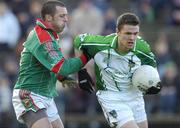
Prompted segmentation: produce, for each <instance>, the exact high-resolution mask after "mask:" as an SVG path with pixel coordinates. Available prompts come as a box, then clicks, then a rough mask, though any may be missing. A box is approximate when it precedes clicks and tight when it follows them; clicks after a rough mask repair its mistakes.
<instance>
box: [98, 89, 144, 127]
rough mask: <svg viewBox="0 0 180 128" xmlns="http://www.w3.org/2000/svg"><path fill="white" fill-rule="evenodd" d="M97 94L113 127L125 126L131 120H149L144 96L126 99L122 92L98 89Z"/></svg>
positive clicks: (138, 121)
mask: <svg viewBox="0 0 180 128" xmlns="http://www.w3.org/2000/svg"><path fill="white" fill-rule="evenodd" d="M96 95H97V98H98V101H99V103H100V105H101V107H102V110H103V113H104V116H105V118H106V120H107V121H108V123H109V125H110V126H111V127H114V126H115V124H116V125H117V124H118V125H119V126H123V125H124V124H125V123H127V122H128V121H131V120H134V121H135V122H137V123H140V122H142V121H145V120H147V117H146V112H145V107H144V99H143V97H142V96H141V97H135V98H131V99H128V100H126V97H124V94H123V97H122V95H121V92H110V91H98V92H97V93H96Z"/></svg>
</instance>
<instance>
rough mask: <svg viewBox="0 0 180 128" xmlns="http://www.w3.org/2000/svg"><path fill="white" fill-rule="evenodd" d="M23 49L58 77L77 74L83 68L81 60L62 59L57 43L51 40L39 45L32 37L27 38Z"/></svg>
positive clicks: (77, 58) (78, 58)
mask: <svg viewBox="0 0 180 128" xmlns="http://www.w3.org/2000/svg"><path fill="white" fill-rule="evenodd" d="M24 47H26V48H27V49H28V50H29V51H30V52H31V53H32V54H33V56H34V57H35V58H36V59H37V60H38V61H39V62H40V63H41V64H42V65H44V66H45V67H46V68H47V69H48V70H50V71H52V72H54V73H57V74H58V75H62V76H67V75H69V74H71V73H75V72H77V71H78V70H80V68H81V67H82V66H83V60H82V59H81V58H80V57H75V58H69V59H66V58H64V57H63V54H62V52H61V51H60V50H59V47H58V45H57V42H55V41H53V40H46V41H45V42H43V43H40V42H39V40H38V38H37V37H36V36H35V35H34V36H33V37H32V38H31V37H29V38H28V40H27V42H26V43H25V44H24Z"/></svg>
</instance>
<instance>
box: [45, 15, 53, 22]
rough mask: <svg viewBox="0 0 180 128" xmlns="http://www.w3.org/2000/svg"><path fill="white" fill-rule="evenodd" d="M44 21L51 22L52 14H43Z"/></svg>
mask: <svg viewBox="0 0 180 128" xmlns="http://www.w3.org/2000/svg"><path fill="white" fill-rule="evenodd" d="M45 21H48V22H51V21H52V16H51V15H49V14H47V15H45Z"/></svg>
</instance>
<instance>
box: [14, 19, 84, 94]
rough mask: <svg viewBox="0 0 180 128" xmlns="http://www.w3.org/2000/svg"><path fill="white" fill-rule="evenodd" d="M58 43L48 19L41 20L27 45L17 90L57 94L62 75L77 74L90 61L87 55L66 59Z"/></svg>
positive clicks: (22, 57)
mask: <svg viewBox="0 0 180 128" xmlns="http://www.w3.org/2000/svg"><path fill="white" fill-rule="evenodd" d="M58 44H59V37H58V35H57V34H56V33H55V32H54V31H52V30H51V29H50V27H49V26H48V25H47V24H46V23H45V22H43V21H42V20H40V19H38V20H37V22H36V26H35V28H34V29H33V30H32V31H31V32H30V34H29V36H28V38H27V40H26V41H25V42H24V44H23V46H24V49H23V51H22V53H21V60H20V69H19V77H18V80H17V82H16V85H15V87H14V88H15V89H25V90H28V91H31V92H34V93H36V94H39V95H42V96H46V97H54V96H56V95H57V92H56V81H57V77H58V75H60V76H67V75H68V74H71V73H75V72H77V71H78V70H80V69H81V67H82V66H83V65H84V64H85V63H86V61H87V60H86V57H85V56H83V55H82V56H80V57H76V58H69V59H66V58H64V57H63V54H62V52H61V50H60V47H59V45H58Z"/></svg>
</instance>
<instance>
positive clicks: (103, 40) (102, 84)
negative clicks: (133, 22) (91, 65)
mask: <svg viewBox="0 0 180 128" xmlns="http://www.w3.org/2000/svg"><path fill="white" fill-rule="evenodd" d="M74 46H75V48H77V49H82V50H83V51H84V52H85V53H86V54H87V55H88V56H89V57H90V58H93V59H94V61H95V74H96V86H97V89H99V90H112V91H121V90H128V89H130V88H131V87H132V82H131V78H132V74H133V73H134V71H135V70H136V69H137V68H138V67H139V66H140V65H151V66H153V67H156V60H155V56H154V54H153V53H152V52H151V49H150V46H149V44H148V43H147V42H146V41H145V40H143V39H142V38H141V37H140V36H138V37H137V39H136V41H135V45H134V48H133V49H132V50H131V51H130V52H128V53H127V54H124V55H121V54H119V53H118V52H117V51H116V47H117V35H116V34H111V35H108V36H99V35H88V34H81V35H79V36H77V37H76V38H75V40H74Z"/></svg>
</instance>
